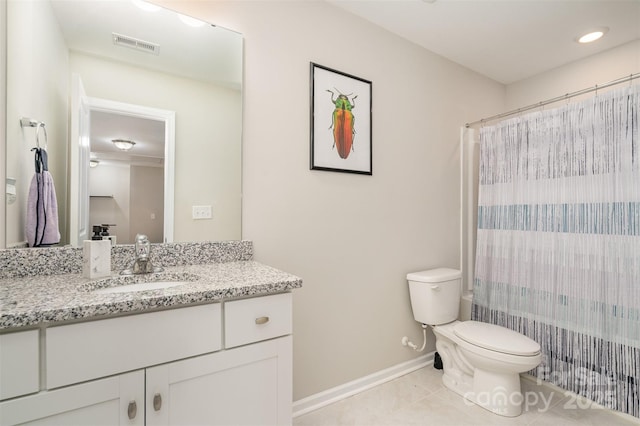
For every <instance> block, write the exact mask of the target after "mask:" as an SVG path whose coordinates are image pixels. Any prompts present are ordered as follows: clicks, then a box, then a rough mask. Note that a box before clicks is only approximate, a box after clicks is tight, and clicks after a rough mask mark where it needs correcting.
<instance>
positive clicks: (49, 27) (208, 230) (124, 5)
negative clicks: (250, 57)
mask: <svg viewBox="0 0 640 426" xmlns="http://www.w3.org/2000/svg"><path fill="white" fill-rule="evenodd" d="M136 3H140V2H133V1H130V0H116V1H101V0H96V1H89V2H88V1H83V0H52V1H47V0H33V1H32V0H8V2H7V135H6V140H7V147H6V151H7V152H6V154H7V155H6V158H7V176H6V177H7V178H13V179H15V181H16V192H17V196H16V199H15V201H14V202H13V203H12V204H8V205H7V209H6V228H5V231H6V246H7V247H19V246H23V245H24V241H25V237H24V235H25V233H24V223H25V212H26V193H27V188H28V183H29V181H30V179H31V177H32V176H33V173H34V170H33V156H32V153H31V152H30V151H29V150H30V148H31V147H32V146H33V145H34V134H32V133H33V132H29V131H28V130H29V129H22V128H20V126H19V119H20V117H23V116H26V117H30V118H32V119H35V120H38V121H42V122H44V123H45V124H46V129H47V133H48V136H49V149H48V151H49V169H50V172H51V174H52V175H53V179H54V182H55V185H56V192H57V199H58V215H59V217H60V221H59V222H60V223H59V227H60V232H61V234H62V241H61V244H67V243H70V242H73V243H74V244H78V242H79V241H80V240H79V239H78V235H79V228H80V227H81V226H82V223H83V221H84V222H86V223H85V224H86V225H88V231H89V233H88V235H87V232H86V231H87V230H86V229H85V234H82V235H87V236H88V237H90V235H91V233H90V231H91V225H94V224H96V223H94V222H100V223H109V222H114V223H116V222H117V223H116V225H117V226H116V228H114V230H113V231H114V232H116V233H117V235H118V238H117V241H118V243H120V242H127V241H128V240H129V238H130V234H134V235H135V233H136V232H140V230H141V229H144V226H146V225H145V224H143V222H144V221H146V222H154V223H153V225H156V229H157V227H158V224H162V223H163V221H165V220H164V219H166V218H169V221H170V225H173V226H172V227H171V226H169V229H170V228H173V229H172V230H171V231H170V232H169V233H167V231H166V229H167V226H166V225H165V226H164V230H163V233H162V234H163V235H161V236H159V237H158V238H160V240H163V239H164V240H173V241H201V240H231V239H239V238H240V237H241V222H240V219H241V184H240V178H241V129H242V105H241V100H242V92H241V83H242V36H241V35H240V34H237V33H235V32H233V31H229V30H225V29H222V28H219V27H215V26H213V25H210V24H204V23H202V22H200V21H196V22H195V23H196V24H198V25H199V26H192V25H187V24H186V23H185V22H184V19H180V16H181V15H179V14H177V13H174V12H171V11H168V10H166V9H162V8H153V10H151V11H149V10H143V9H141V8H139V7H137V6H136ZM191 24H193V22H192V23H191ZM73 74H77V75H78V76H79V78H80V79H81V82H82V86H83V87H84V89H85V92H86V96H87V98H88V99H89V101H91V100H95V99H102V100H107V101H110V102H119V103H127V104H133V105H138V106H140V107H143V108H153V109H158V110H165V111H172V112H175V129H174V131H175V155H172V156H171V161H173V163H174V173H175V178H174V189H173V191H170V194H169V195H170V196H169V197H167V196H164V197H163V198H164V199H162V200H155V201H153V202H154V203H160V204H164V208H162V209H159V208H156V207H153V208H149V209H148V210H145V211H144V212H142V213H140V220H141V221H138V222H137V223H135V224H134V222H132V221H131V220H129V221H128V223H126V221H125V216H126V215H125V214H123V212H124V210H125V204H126V203H125V201H121V200H120V199H118V200H115V196H114V199H111V201H109V199H100V200H98V197H89V195H100V196H102V195H105V194H103V193H102V191H103V190H105V191H106V189H105V188H89V187H87V188H86V204H87V206H88V207H86V209H85V210H86V213H85V212H81V211H80V210H79V207H78V205H79V204H80V203H79V201H78V202H76V203H73V199H74V197H75V198H82V199H84V197H85V196H84V195H82V194H83V192H82V190H81V189H82V182H79V181H77V180H78V178H76V179H71V178H70V176H71V174H72V167H73V166H74V164H80V162H79V160H78V152H77V151H78V147H79V146H80V145H81V144H82V140H81V137H80V136H78V133H77V131H76V130H74V129H73V128H72V127H73V126H71V125H70V124H69V123H72V122H73V121H74V120H73V119H74V118H75V117H74V116H72V117H69V115H68V114H69V111H71V102H70V100H69V99H70V98H72V96H71V95H72V94H71V92H72V89H73V87H72V84H71V82H72V78H71V76H72V75H73ZM89 104H90V102H89ZM90 117H91V120H90V121H91V125H90V128H91V130H92V134H91V136H90V140H91V151H92V152H93V155H94V156H103V160H99V161H100V166H98V168H96V169H95V170H93V169H92V170H91V171H89V170H88V165H87V174H88V175H89V176H92V174H93V175H95V174H96V173H100V172H98V170H99V168H100V167H101V166H107V165H108V163H109V162H112V161H116V160H117V159H113V158H110V159H107V157H108V156H110V155H112V154H108V153H106V152H103V151H100V150H99V149H98V148H97V146H94V141H95V140H96V137H94V135H93V130H96V129H94V127H99V125H98V123H99V119H100V118H104V117H100V114H99V113H98V112H96V111H94V110H92V111H90ZM138 124H140V125H143V124H142V123H138ZM147 124H148V123H147ZM110 127H111V128H112V129H119V130H124V128H125V127H124V124H115V125H111V126H110ZM112 133H113V135H115V136H113V135H112V136H106V135H105V136H104V137H110V138H112V139H115V138H122V139H134V136H132V135H131V134H129V133H133V131H131V132H124V131H122V132H120V133H117V132H112ZM116 133H117V134H116ZM101 137H102V136H101ZM135 138H137V140H136V145H135V148H134V149H136V148H143V145H145V143H143V142H142V141H143V138H141V137H138V136H135ZM95 144H97V142H95ZM137 151H138V153H137V154H134V151H133V150H132V151H131V153H130V154H129V155H130V156H140V157H147V156H148V157H153V158H155V161H158V163H160V162H161V161H162V160H160V158H161V157H157V156H156V154H149V155H147V154H144V153H142V152H141V149H140V150H137ZM165 151H166V149H165ZM140 160H141V159H140V158H137V159H135V162H137V163H139V162H140ZM117 161H120V164H121V165H122V164H123V163H122V160H117ZM164 161H165V162H167V161H168V160H167V159H166V158H165V160H164ZM88 162H89V161H88V159H87V161H86V163H88ZM112 167H115V166H112ZM129 167H130V169H129V180H130V181H132V178H131V177H132V176H134V175H137V172H138V171H139V170H135V171H133V168H135V167H140V166H139V164H137V165H135V166H129ZM144 167H146V169H145V170H146V171H149V170H150V169H152V168H155V169H157V170H155V172H159V171H160V170H163V168H161V167H159V164H158V165H156V166H151V167H149V166H148V165H145V166H144ZM102 170H103V171H104V170H106V167H105V168H103V169H102ZM124 174H126V173H124V172H121V173H120V174H116V176H118V177H122V175H124ZM156 174H159V173H156ZM163 175H164V177H165V178H166V176H167V173H166V170H164V171H163ZM114 180H115V179H114ZM133 180H145V179H142V178H141V179H138V178H136V179H133ZM165 180H166V179H165ZM92 181H98V182H106V180H104V179H103V178H96V179H92ZM152 181H153V180H152ZM87 184H88V183H87ZM164 188H165V189H166V188H167V187H166V185H165V186H164ZM92 191H95V193H92ZM136 191H137V192H136ZM108 192H109V191H107V193H106V195H114V194H109V193H108ZM158 192H160V193H162V192H163V191H162V190H159V189H158V188H157V187H153V188H151V187H149V188H147V189H145V188H144V187H143V188H141V189H140V188H138V187H137V186H136V187H135V188H134V187H133V186H131V187H130V189H129V200H131V199H132V196H131V194H138V195H137V196H135V197H134V198H138V199H141V198H143V196H142V195H141V194H149V193H158ZM93 198H96V200H95V203H94V200H93ZM121 198H122V197H121ZM170 198H173V199H174V200H173V207H171V206H169V207H168V206H167V204H166V203H167V200H168V199H170ZM122 200H124V198H122ZM116 201H117V202H116ZM109 202H111V203H112V204H111V205H105V203H106V204H108V203H109ZM72 203H73V204H72ZM100 203H102V204H100ZM144 203H145V204H146V205H148V206H149V205H150V204H151V203H152V202H151V201H148V200H147V201H144ZM193 206H211V210H212V217H211V219H204V220H201V219H200V220H195V219H194V218H193V216H192V212H193ZM130 207H131V203H129V208H130ZM167 210H169V211H167ZM118 212H119V214H120V216H118V217H117V218H116V216H114V215H116V213H118ZM91 214H93V216H91ZM110 215H111V216H110ZM133 216H134V213H132V210H131V209H129V218H130V219H131V218H132V217H133ZM85 217H86V219H83V218H85ZM152 218H154V219H152ZM103 221H104V222H103ZM134 228H135V229H134ZM127 229H128V231H127ZM154 232H155V231H154ZM110 233H113V232H110ZM148 233H149V234H151V233H152V232H151V231H148ZM171 234H173V235H172V236H171ZM125 235H126V236H125ZM74 236H75V237H74ZM83 238H85V237H83Z"/></svg>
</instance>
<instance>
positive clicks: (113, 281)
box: [83, 273, 200, 294]
mask: <svg viewBox="0 0 640 426" xmlns="http://www.w3.org/2000/svg"><path fill="white" fill-rule="evenodd" d="M198 279H200V277H199V276H197V275H193V274H189V273H162V274H140V275H127V276H122V275H120V276H115V277H111V278H106V279H103V280H98V281H93V282H90V283H87V284H85V285H84V286H83V290H84V291H89V292H91V293H97V294H117V293H133V292H138V291H150V290H163V289H167V288H175V287H180V286H183V285H185V284H189V283H192V282H194V281H198Z"/></svg>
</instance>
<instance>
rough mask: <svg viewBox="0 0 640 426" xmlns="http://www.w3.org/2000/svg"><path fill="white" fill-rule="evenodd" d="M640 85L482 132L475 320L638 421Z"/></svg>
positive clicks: (550, 372) (548, 371) (561, 379)
mask: <svg viewBox="0 0 640 426" xmlns="http://www.w3.org/2000/svg"><path fill="white" fill-rule="evenodd" d="M639 122H640V85H636V86H627V87H624V88H620V89H617V90H614V91H611V92H608V93H599V94H596V95H595V96H594V97H592V98H591V99H589V100H586V101H582V102H579V103H571V104H568V105H565V106H563V107H561V108H558V109H554V110H547V111H540V112H535V113H531V114H527V115H525V116H522V117H517V118H513V119H510V120H506V121H503V122H501V123H499V124H497V125H495V126H489V127H484V128H482V129H481V130H480V144H481V147H480V172H479V175H480V176H479V195H478V227H477V246H476V266H475V275H474V296H473V297H474V298H473V307H472V318H473V319H475V320H478V321H484V322H490V323H494V324H498V325H502V326H505V327H508V328H511V329H513V330H516V331H518V332H521V333H523V334H525V335H527V336H529V337H531V338H532V339H534V340H535V341H537V342H538V343H539V344H540V346H541V347H542V352H543V361H542V364H541V365H540V366H539V367H538V368H537V369H535V370H534V371H532V372H531V373H532V374H533V375H535V376H537V377H539V378H541V379H543V380H546V381H549V382H551V383H554V384H556V385H558V386H560V387H562V388H564V389H567V390H569V391H572V392H575V393H577V394H579V395H582V396H585V397H587V398H589V399H591V400H593V401H595V402H597V403H599V404H601V405H603V406H605V407H608V408H611V409H614V410H619V411H622V412H625V413H629V414H631V415H633V416H636V417H640V408H639V404H640V394H639V392H640V386H639V384H638V381H639V380H640V134H639Z"/></svg>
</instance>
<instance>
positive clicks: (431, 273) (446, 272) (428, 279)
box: [407, 268, 462, 283]
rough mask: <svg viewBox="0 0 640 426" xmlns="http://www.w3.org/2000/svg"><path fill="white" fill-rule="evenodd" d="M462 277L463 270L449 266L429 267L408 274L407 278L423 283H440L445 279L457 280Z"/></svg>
mask: <svg viewBox="0 0 640 426" xmlns="http://www.w3.org/2000/svg"><path fill="white" fill-rule="evenodd" d="M460 277H462V272H460V271H459V270H457V269H449V268H436V269H427V270H426V271H420V272H412V273H410V274H407V280H409V281H419V282H423V283H440V282H443V281H450V280H456V279H458V278H460Z"/></svg>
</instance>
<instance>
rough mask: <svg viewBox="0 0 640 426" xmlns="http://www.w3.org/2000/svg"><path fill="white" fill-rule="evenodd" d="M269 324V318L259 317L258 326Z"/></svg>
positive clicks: (257, 319)
mask: <svg viewBox="0 0 640 426" xmlns="http://www.w3.org/2000/svg"><path fill="white" fill-rule="evenodd" d="M268 322H269V317H258V318H256V324H258V325H260V324H266V323H268Z"/></svg>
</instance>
